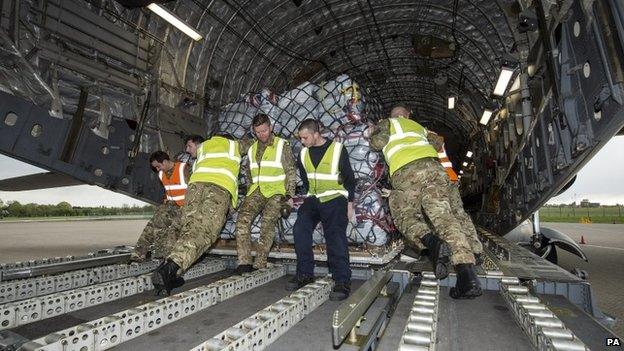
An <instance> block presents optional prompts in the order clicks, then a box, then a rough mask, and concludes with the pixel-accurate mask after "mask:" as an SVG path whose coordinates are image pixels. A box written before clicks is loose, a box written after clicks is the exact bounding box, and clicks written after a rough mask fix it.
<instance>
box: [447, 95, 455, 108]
mask: <svg viewBox="0 0 624 351" xmlns="http://www.w3.org/2000/svg"><path fill="white" fill-rule="evenodd" d="M454 108H455V97H454V96H449V98H448V109H449V110H452V109H454Z"/></svg>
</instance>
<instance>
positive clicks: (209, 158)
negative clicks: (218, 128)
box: [189, 136, 241, 206]
mask: <svg viewBox="0 0 624 351" xmlns="http://www.w3.org/2000/svg"><path fill="white" fill-rule="evenodd" d="M240 160H241V157H240V151H239V147H238V142H236V141H233V140H229V139H226V138H223V137H219V136H214V137H212V138H210V139H208V140H206V141H204V142H203V143H202V144H201V145H200V146H199V147H198V148H197V160H196V161H195V163H194V164H193V174H192V175H191V180H190V181H189V183H195V182H200V183H212V184H215V185H218V186H220V187H221V188H223V189H225V190H227V191H228V192H229V193H230V196H231V198H232V205H233V206H236V203H237V201H238V173H239V171H240Z"/></svg>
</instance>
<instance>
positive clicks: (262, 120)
mask: <svg viewBox="0 0 624 351" xmlns="http://www.w3.org/2000/svg"><path fill="white" fill-rule="evenodd" d="M263 124H268V125H271V120H270V119H269V116H267V115H265V114H264V113H258V114H257V115H255V116H254V118H253V120H252V121H251V125H252V126H253V127H258V126H261V125H263Z"/></svg>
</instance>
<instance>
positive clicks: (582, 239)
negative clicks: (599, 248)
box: [580, 235, 587, 245]
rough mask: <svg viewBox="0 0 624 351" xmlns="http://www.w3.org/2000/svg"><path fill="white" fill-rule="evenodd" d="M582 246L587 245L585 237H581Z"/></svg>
mask: <svg viewBox="0 0 624 351" xmlns="http://www.w3.org/2000/svg"><path fill="white" fill-rule="evenodd" d="M580 244H581V245H583V244H587V243H586V242H585V237H584V236H582V235H581V242H580Z"/></svg>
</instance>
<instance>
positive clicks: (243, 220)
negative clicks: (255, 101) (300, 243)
mask: <svg viewBox="0 0 624 351" xmlns="http://www.w3.org/2000/svg"><path fill="white" fill-rule="evenodd" d="M251 125H252V128H253V130H254V134H255V135H256V139H257V140H256V141H255V142H254V143H253V144H251V146H250V147H249V148H248V149H247V150H245V149H246V147H245V146H242V150H241V154H243V155H244V154H247V156H248V157H249V176H250V179H251V183H250V185H249V188H248V189H247V196H246V197H245V200H244V201H243V203H242V205H241V207H240V209H239V211H238V220H237V222H236V246H237V247H236V251H237V253H238V268H237V269H236V273H238V274H240V273H245V272H251V271H252V270H253V269H260V268H265V267H266V266H267V256H268V255H269V250H271V245H273V238H274V237H275V226H276V225H277V221H278V220H279V218H280V216H281V209H282V207H283V206H284V204H285V203H287V202H290V206H291V207H292V200H291V198H292V197H293V196H295V188H296V186H297V170H296V168H295V160H294V158H293V155H292V151H291V149H290V145H289V144H288V142H287V141H286V140H284V139H282V138H279V137H277V136H275V135H274V134H273V129H272V128H271V120H270V119H269V117H268V116H267V115H265V114H258V115H256V116H255V117H254V118H253V121H252V123H251ZM241 144H247V143H241ZM260 213H262V221H261V223H260V238H259V239H258V245H257V246H256V259H255V262H253V261H252V257H251V251H252V250H251V224H252V223H253V221H254V219H255V218H256V216H258V214H260ZM252 264H253V266H252Z"/></svg>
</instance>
